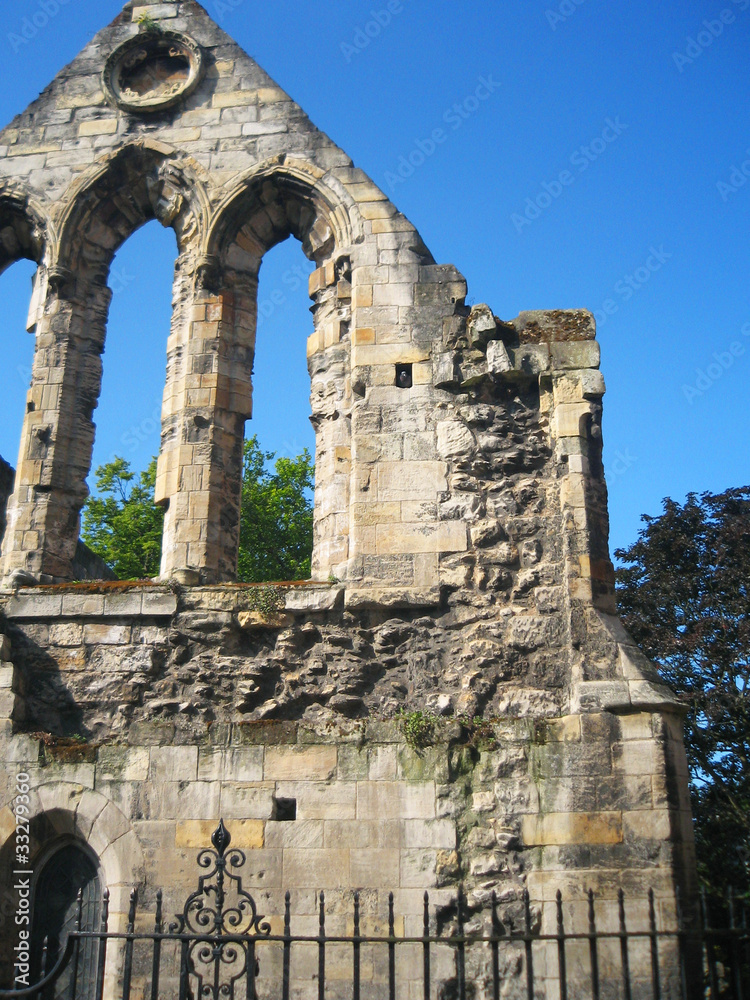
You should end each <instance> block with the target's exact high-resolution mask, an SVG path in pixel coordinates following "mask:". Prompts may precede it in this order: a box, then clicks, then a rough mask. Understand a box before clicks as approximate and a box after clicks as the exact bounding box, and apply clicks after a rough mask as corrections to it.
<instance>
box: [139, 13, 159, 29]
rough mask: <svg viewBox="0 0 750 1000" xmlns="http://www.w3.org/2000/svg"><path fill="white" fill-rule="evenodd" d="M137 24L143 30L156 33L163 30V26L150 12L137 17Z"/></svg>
mask: <svg viewBox="0 0 750 1000" xmlns="http://www.w3.org/2000/svg"><path fill="white" fill-rule="evenodd" d="M136 24H137V25H138V27H139V28H140V29H141V31H149V32H154V33H156V32H159V31H161V28H160V27H159V25H158V24H157V22H156V21H155V20H154V19H153V17H151V15H150V14H141V16H140V17H139V18H138V19H137V21H136Z"/></svg>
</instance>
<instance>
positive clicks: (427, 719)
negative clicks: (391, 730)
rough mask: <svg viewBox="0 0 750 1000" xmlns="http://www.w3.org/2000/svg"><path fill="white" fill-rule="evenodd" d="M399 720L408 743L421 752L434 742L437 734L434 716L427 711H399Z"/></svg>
mask: <svg viewBox="0 0 750 1000" xmlns="http://www.w3.org/2000/svg"><path fill="white" fill-rule="evenodd" d="M398 720H399V723H400V725H401V732H402V733H403V734H404V738H405V740H406V742H407V744H408V745H409V746H410V747H411V748H412V750H416V751H417V752H419V751H420V750H424V748H425V747H428V746H430V745H431V744H432V742H433V738H434V736H435V719H434V716H432V715H429V714H428V713H427V712H420V711H416V712H404V711H401V712H399V715H398Z"/></svg>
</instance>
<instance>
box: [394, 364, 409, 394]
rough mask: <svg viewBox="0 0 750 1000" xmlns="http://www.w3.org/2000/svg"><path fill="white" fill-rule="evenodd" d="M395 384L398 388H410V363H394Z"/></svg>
mask: <svg viewBox="0 0 750 1000" xmlns="http://www.w3.org/2000/svg"><path fill="white" fill-rule="evenodd" d="M396 385H397V386H398V387H399V389H411V387H412V376H411V365H410V364H409V365H396Z"/></svg>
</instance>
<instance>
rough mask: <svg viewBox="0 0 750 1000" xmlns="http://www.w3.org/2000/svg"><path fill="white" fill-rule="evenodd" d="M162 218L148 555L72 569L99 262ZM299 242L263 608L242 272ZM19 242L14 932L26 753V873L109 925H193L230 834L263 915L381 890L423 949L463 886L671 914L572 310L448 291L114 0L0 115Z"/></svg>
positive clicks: (436, 274) (654, 707)
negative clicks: (292, 384)
mask: <svg viewBox="0 0 750 1000" xmlns="http://www.w3.org/2000/svg"><path fill="white" fill-rule="evenodd" d="M282 82H283V81H282ZM154 219H156V220H158V221H159V222H160V223H161V224H162V225H164V226H169V227H171V228H172V229H173V230H174V232H175V234H176V238H177V244H178V257H177V260H176V262H175V272H174V289H173V302H174V311H173V316H172V325H171V330H169V331H165V333H164V337H165V342H166V343H165V346H166V356H167V363H166V381H165V387H164V396H163V406H162V428H161V448H160V453H159V459H158V473H157V488H156V498H157V501H158V502H159V503H160V504H161V505H162V506H163V508H164V510H165V526H164V544H163V558H162V566H161V575H160V577H159V578H158V579H157V580H154V581H145V582H142V583H138V584H134V583H128V584H126V583H112V582H109V583H105V582H103V581H96V580H88V581H86V582H83V583H81V582H80V571H79V570H78V569H77V568H74V567H76V551H77V546H78V537H79V515H80V511H81V507H82V505H83V503H84V501H85V499H86V497H87V494H88V490H87V485H86V480H87V477H88V476H89V473H90V468H91V455H92V446H93V440H94V433H95V424H94V415H95V409H96V406H97V400H98V396H99V390H100V383H101V374H102V357H101V356H102V352H103V349H104V342H105V334H106V325H107V313H108V307H109V303H110V298H111V291H110V289H109V288H108V285H107V280H108V272H109V267H110V264H111V261H112V258H113V256H114V254H115V252H116V251H117V250H118V248H119V247H120V246H121V245H122V244H123V243H124V241H125V240H127V239H128V238H129V237H130V236H131V235H132V234H133V233H134V232H135V231H136V230H137V229H138V228H139V227H140V226H142V225H144V224H145V223H147V222H149V221H150V220H154ZM289 236H293V237H294V238H295V239H297V240H299V241H300V242H301V244H302V248H303V250H304V252H305V254H306V255H307V256H308V258H310V259H311V260H312V261H314V263H315V265H316V270H315V271H314V272H313V274H312V276H311V278H310V288H309V291H310V297H311V299H312V304H313V310H312V313H313V318H314V328H313V330H312V332H311V333H310V336H309V337H308V341H307V357H308V364H309V371H310V386H311V388H310V400H311V414H312V417H311V419H312V422H313V425H314V428H315V435H316V453H315V461H316V484H315V529H314V548H313V560H312V565H313V570H312V580H311V581H309V582H305V583H297V584H285V585H283V586H281V587H280V588H278V591H274V595H276V596H275V598H274V600H275V601H276V605H277V606H274V607H272V608H270V609H269V608H268V606H267V602H266V601H265V598H266V597H267V593H266V591H267V588H266V589H264V588H258V587H249V586H246V585H238V584H237V583H235V582H234V581H235V577H236V566H237V549H238V531H239V505H240V482H241V459H242V444H243V439H244V434H245V423H246V421H247V420H248V419H249V418H250V417H251V415H252V379H251V373H252V366H253V355H254V347H255V332H256V313H257V296H256V293H257V286H258V273H259V268H260V266H261V263H262V260H263V256H264V254H265V253H266V251H267V250H269V249H270V248H271V247H273V246H274V245H276V244H277V243H279V242H280V241H282V240H285V239H287V238H288V237H289ZM20 258H28V259H31V260H33V261H35V262H36V263H37V265H38V270H37V274H36V280H35V285H34V291H33V300H32V319H33V325H34V326H35V338H36V348H35V355H34V364H33V377H32V381H31V386H30V388H29V390H28V395H27V399H26V411H25V417H24V427H23V434H22V439H21V443H20V451H19V455H18V460H17V464H16V471H15V480H14V482H13V485H12V492H11V493H10V496H9V499H8V505H7V523H6V526H5V533H4V537H3V540H2V575H3V580H4V585H3V587H4V589H3V590H2V593H0V609H1V610H2V613H3V616H2V619H1V622H0V624H1V626H2V630H3V636H2V648H1V652H2V664H1V665H0V720H2V721H0V753H1V754H2V757H3V759H4V761H5V762H6V763H5V766H4V768H3V772H2V776H0V807H4V808H3V811H2V812H0V921H1V922H2V924H3V929H2V930H0V939H1V940H2V941H3V942H7V943H9V942H10V940H11V938H10V937H9V934H10V927H11V924H10V919H11V917H10V914H11V913H12V910H13V907H14V906H15V901H14V899H13V898H12V896H13V894H12V891H11V887H12V876H11V874H10V873H11V869H12V868H13V863H14V855H13V851H12V848H11V843H12V840H13V836H14V835H15V817H14V816H13V813H12V810H11V807H10V805H9V803H10V802H11V800H12V799H13V797H14V795H15V786H16V775H17V773H18V772H24V773H28V775H29V776H30V785H31V793H30V800H31V804H30V809H31V848H30V849H31V867H32V868H33V869H34V871H35V872H36V873H37V875H38V876H39V877H40V878H41V874H42V873H43V872H44V870H45V866H47V867H49V865H50V864H53V863H54V858H55V856H56V852H57V851H59V850H62V849H68V850H70V849H75V850H77V851H79V852H81V854H82V855H85V857H86V858H88V859H89V864H90V865H92V866H93V869H92V870H94V869H95V871H96V878H97V880H98V885H99V886H100V887H107V888H108V889H109V891H110V894H111V920H112V921H113V923H114V924H117V922H118V921H119V922H120V924H121V925H122V922H123V921H124V920H125V914H126V912H127V905H128V904H127V899H128V893H129V892H130V889H131V887H132V886H138V887H139V888H140V891H141V895H142V898H143V899H144V900H146V901H149V900H153V897H154V894H155V892H156V890H157V889H158V888H163V890H164V899H165V909H169V908H170V907H171V910H170V912H173V911H174V910H175V909H177V908H179V906H180V904H181V902H182V900H183V899H184V897H185V895H186V894H187V892H189V891H190V888H191V886H192V882H193V859H194V856H195V852H196V849H197V848H199V847H202V846H205V845H206V844H207V842H208V839H209V837H210V834H211V832H212V831H213V829H214V828H215V827H216V825H217V823H218V820H219V818H220V817H223V818H224V821H225V823H226V824H227V826H228V827H229V828H230V829H231V832H232V837H233V842H234V843H235V844H236V845H237V846H239V847H242V848H244V849H246V850H247V853H248V858H249V861H248V863H249V866H250V868H251V870H252V873H253V875H252V878H251V879H250V881H249V883H248V884H250V885H251V886H252V887H253V891H254V893H255V894H256V897H257V898H258V899H259V900H260V905H261V907H262V909H263V912H264V913H265V914H268V915H269V917H270V918H272V919H274V920H278V919H279V917H280V914H282V912H283V897H284V893H285V891H286V890H289V891H290V892H291V906H292V914H293V916H294V917H298V918H300V919H301V918H307V919H313V917H312V916H311V914H314V912H315V892H316V891H317V890H321V889H323V890H326V893H327V895H328V898H329V900H332V901H333V903H332V905H334V907H335V905H336V903H335V901H336V900H337V899H341V900H342V901H343V900H345V899H347V898H349V897H350V896H351V892H352V890H353V889H355V888H356V889H359V890H361V891H362V893H363V907H364V908H365V909H367V908H368V907H369V911H368V912H370V911H371V912H372V913H375V912H379V910H380V908H382V905H383V900H384V899H385V898H386V897H387V894H388V893H389V892H390V891H393V893H394V897H395V909H396V913H397V914H398V915H399V920H400V921H401V923H400V924H399V926H400V927H401V928H402V929H406V931H407V932H408V930H409V928H410V926H412V925H414V924H415V923H416V922H419V921H421V906H422V903H421V900H422V894H423V892H424V890H425V889H429V890H430V892H431V894H432V895H433V896H434V898H435V899H436V900H439V899H441V898H445V899H446V900H447V899H449V898H452V897H453V896H455V893H456V889H457V886H458V885H459V884H460V883H461V884H463V885H464V886H465V891H466V893H467V900H468V905H469V907H470V908H471V909H472V910H473V911H474V912H475V913H477V914H481V912H482V907H483V906H484V905H485V904H486V902H487V900H488V898H489V896H490V893H491V892H493V891H494V892H495V893H496V895H497V896H498V898H499V899H500V901H501V904H502V906H503V907H505V908H506V910H507V912H508V913H513V912H515V911H517V910H518V907H519V906H520V902H519V901H520V899H521V892H522V890H523V889H524V888H526V889H528V892H529V894H530V899H531V904H532V907H533V910H534V914H535V919H538V921H539V924H540V926H542V927H544V926H547V927H549V926H551V922H552V921H553V918H554V913H553V901H554V898H555V893H556V891H557V890H558V889H562V890H563V891H564V892H565V893H566V898H569V899H570V900H571V902H570V904H569V905H570V908H571V914H573V916H574V917H575V913H576V912H578V911H577V910H576V907H580V908H581V909H580V913H581V914H583V912H584V911H583V907H584V898H585V897H584V893H585V890H586V889H588V888H593V889H594V890H595V891H596V892H597V893H598V894H599V895H600V896H601V897H603V898H614V897H615V895H616V891H617V888H618V887H620V886H624V887H625V888H626V890H627V891H629V892H631V893H632V894H634V895H635V896H636V897H643V896H645V893H646V891H647V889H649V888H652V889H653V890H654V893H655V898H656V901H657V905H658V907H660V908H662V909H663V911H664V912H665V913H672V912H673V910H674V905H675V890H676V889H677V888H678V887H679V888H681V889H682V891H684V892H689V891H690V890H691V888H692V878H693V867H694V863H693V854H692V852H693V847H692V833H691V818H690V811H689V799H688V785H687V769H686V764H685V757H684V751H683V747H682V716H681V711H680V706H679V704H678V703H677V701H676V699H675V698H674V697H673V695H672V694H671V693H670V691H669V690H668V689H666V688H665V687H664V686H663V685H662V684H661V683H660V681H659V678H658V676H657V674H656V671H655V669H654V667H653V666H652V665H651V664H650V663H649V662H648V661H647V660H646V659H645V658H644V656H643V655H642V654H641V653H640V652H639V650H638V649H637V648H636V647H635V646H634V644H633V642H632V640H631V639H630V638H629V636H628V635H627V634H626V632H625V631H624V630H623V628H622V626H621V624H620V623H619V620H618V619H617V617H616V612H615V605H614V588H613V569H612V565H611V562H610V558H609V552H608V520H607V492H606V485H605V482H604V474H603V467H602V437H601V413H602V396H603V393H604V382H603V379H602V376H601V374H600V372H599V348H598V345H597V343H596V340H595V329H594V322H593V318H592V316H591V314H590V313H588V312H585V311H552V312H524V313H521V314H520V315H519V316H518V317H517V318H515V319H512V320H501V319H499V318H498V317H497V316H496V315H495V314H494V312H493V308H492V307H490V306H487V305H478V306H474V307H472V308H469V307H468V306H467V305H466V304H465V302H466V296H467V288H466V283H465V281H464V279H463V277H462V276H461V274H460V272H459V271H458V270H457V269H456V268H455V267H454V266H453V265H451V264H441V263H438V262H436V261H435V260H434V259H433V258H432V256H431V254H430V251H429V250H428V248H427V247H426V246H425V244H424V243H423V241H422V240H421V238H420V236H419V233H418V232H417V230H416V229H415V228H414V226H413V225H412V224H411V223H410V222H409V221H408V220H407V219H406V218H404V216H403V215H401V214H400V213H399V212H398V210H397V208H396V207H395V206H394V205H393V204H391V202H390V201H389V200H388V198H387V197H386V196H385V195H384V194H383V192H382V191H380V190H379V189H378V188H377V187H376V185H375V184H373V183H372V181H371V180H370V179H369V178H368V177H367V176H366V175H365V174H364V173H363V172H362V170H360V169H358V168H357V167H355V166H354V165H353V164H352V162H351V160H350V159H349V158H348V156H347V155H346V153H345V152H343V151H342V150H341V149H339V148H338V147H337V146H336V145H335V144H334V143H333V142H332V141H331V140H330V139H329V138H328V137H327V136H326V135H324V134H323V133H321V132H320V131H318V130H317V129H316V128H315V126H314V125H313V124H312V123H311V122H310V121H309V119H308V118H307V116H306V115H305V113H304V112H303V110H302V109H301V108H300V107H299V106H298V105H297V104H295V103H294V101H293V100H292V99H291V98H290V97H289V96H288V95H287V94H286V93H285V92H284V90H283V89H281V87H280V86H279V85H277V84H276V83H275V82H274V81H273V80H271V79H270V78H269V77H268V76H267V75H266V74H265V73H264V71H263V70H262V69H261V68H260V67H259V66H258V65H257V64H256V63H255V62H254V61H253V60H252V58H250V57H249V56H248V55H247V54H245V53H244V52H243V51H242V50H241V49H240V48H239V47H238V46H237V45H236V44H235V43H234V42H233V41H232V40H231V38H229V37H228V36H227V35H226V34H225V33H224V32H223V31H222V30H221V29H220V28H219V27H218V26H217V25H216V24H215V23H213V21H212V20H211V19H210V17H209V16H208V14H207V13H206V11H205V10H204V9H203V8H202V7H201V6H200V5H199V4H198V3H197V2H195V0H160V2H149V0H143V2H142V3H133V2H130V3H127V4H126V5H125V7H124V9H123V11H122V13H121V14H120V15H119V16H118V17H117V18H116V19H115V21H114V22H113V23H112V24H111V25H110V26H109V27H107V28H105V29H104V30H102V31H101V32H99V34H98V35H96V37H95V38H94V39H93V41H92V42H91V43H90V44H89V45H88V46H87V47H86V48H85V49H84V50H83V52H82V53H81V54H80V55H79V56H78V57H77V58H76V59H75V60H74V61H73V62H72V63H71V64H70V65H69V66H68V67H66V68H65V69H64V70H63V71H62V72H61V73H60V74H59V75H58V76H57V77H56V78H55V80H54V81H53V82H52V83H51V84H50V86H49V87H48V88H47V89H46V90H45V91H44V92H43V93H42V94H41V96H40V97H39V98H38V99H37V100H36V101H35V102H34V103H33V104H31V105H30V107H29V108H28V109H27V110H26V111H24V112H23V113H22V114H21V115H19V116H18V117H17V118H16V119H15V120H14V121H13V122H11V124H10V125H9V126H8V127H7V128H5V129H4V131H2V132H0V269H2V268H4V267H6V266H9V265H10V264H12V263H13V262H15V261H16V260H18V259H20ZM4 457H5V458H6V459H7V460H8V461H9V462H13V461H15V456H4ZM75 580H78V581H79V582H73V581H75ZM278 595H280V597H278ZM418 712H421V713H422V715H421V716H419V715H417V714H416V713H418ZM420 720H426V721H425V722H424V726H425V729H424V731H422V732H421V733H419V734H417V735H416V736H415V733H414V727H415V726H416V724H417V723H418V722H420ZM410 721H411V723H412V724H413V726H412V730H411V731H409V722H410ZM428 730H429V732H428ZM428 737H429V738H428ZM3 845H4V846H3ZM342 905H343V904H342ZM342 912H343V910H342ZM7 943H6V944H2V945H0V985H8V984H7V983H6V982H2V981H1V979H2V978H7V970H8V967H9V963H10V962H11V955H10V954H9V952H8V944H7ZM4 949H5V950H4ZM296 975H297V976H298V978H299V981H300V984H302V983H303V980H304V979H305V975H306V974H305V971H304V969H302V970H298V973H296ZM550 975H551V973H550ZM301 988H302V986H301V985H300V989H301ZM302 995H303V994H302V993H300V996H302Z"/></svg>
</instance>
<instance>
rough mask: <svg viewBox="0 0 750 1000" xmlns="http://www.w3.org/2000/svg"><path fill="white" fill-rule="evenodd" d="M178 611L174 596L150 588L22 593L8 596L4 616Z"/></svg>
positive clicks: (153, 614)
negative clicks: (96, 591)
mask: <svg viewBox="0 0 750 1000" xmlns="http://www.w3.org/2000/svg"><path fill="white" fill-rule="evenodd" d="M176 611H177V597H176V595H175V594H173V593H172V592H171V591H169V590H162V589H158V590H157V589H152V588H150V587H141V588H133V589H129V590H120V591H115V592H113V593H107V592H106V591H105V592H103V593H95V592H92V591H87V590H79V591H77V590H74V589H72V590H65V591H57V592H54V593H50V592H44V591H40V590H36V589H33V590H32V589H29V590H21V591H19V592H18V593H17V594H15V595H14V596H12V597H10V598H9V599H8V601H7V603H6V605H5V614H6V616H7V617H8V618H11V619H30V618H59V617H65V616H69V617H92V618H127V617H130V616H141V615H142V616H144V617H151V618H162V617H169V616H170V615H173V614H175V612H176Z"/></svg>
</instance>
